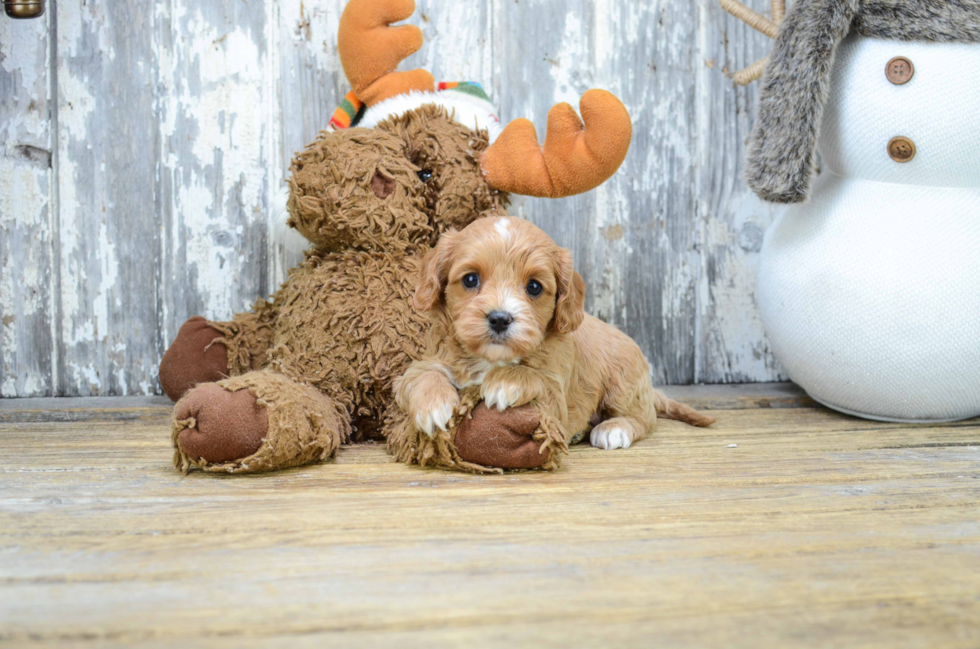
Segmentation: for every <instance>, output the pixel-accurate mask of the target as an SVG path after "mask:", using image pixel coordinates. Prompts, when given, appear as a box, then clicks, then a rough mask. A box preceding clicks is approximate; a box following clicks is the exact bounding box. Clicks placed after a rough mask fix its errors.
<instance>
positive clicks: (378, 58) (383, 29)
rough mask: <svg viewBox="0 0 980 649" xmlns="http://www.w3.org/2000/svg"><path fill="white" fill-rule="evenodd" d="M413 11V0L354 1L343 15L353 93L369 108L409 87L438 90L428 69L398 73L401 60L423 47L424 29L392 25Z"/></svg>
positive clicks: (342, 46)
mask: <svg viewBox="0 0 980 649" xmlns="http://www.w3.org/2000/svg"><path fill="white" fill-rule="evenodd" d="M414 11H415V1H414V0H350V2H349V3H347V7H346V8H345V9H344V13H343V15H342V16H341V17H340V31H339V33H338V35H337V36H338V39H337V44H338V48H339V50H340V62H341V64H343V66H344V74H346V75H347V80H348V81H349V82H350V84H351V87H352V88H353V89H354V94H355V95H356V96H357V98H358V99H360V100H361V101H363V102H364V103H365V104H367V105H368V106H373V105H374V104H377V103H379V102H381V101H384V100H385V99H388V98H389V97H394V96H396V95H400V94H402V93H405V92H408V91H409V90H423V91H429V92H431V91H433V90H434V89H435V80H434V79H433V78H432V75H431V74H429V73H428V72H427V71H425V70H411V71H409V72H396V71H395V68H397V67H398V64H399V63H400V62H401V60H402V59H404V58H405V57H407V56H409V55H411V54H414V53H415V52H417V51H418V50H419V48H421V47H422V30H420V29H419V28H418V27H416V26H415V25H402V26H401V27H390V26H389V25H390V24H391V23H394V22H398V21H399V20H405V19H406V18H409V17H410V16H411V15H412V13H413V12H414Z"/></svg>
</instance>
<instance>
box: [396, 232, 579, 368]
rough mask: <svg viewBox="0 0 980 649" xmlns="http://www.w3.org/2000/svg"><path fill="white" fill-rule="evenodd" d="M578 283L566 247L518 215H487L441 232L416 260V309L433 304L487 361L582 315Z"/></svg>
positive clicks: (523, 349)
mask: <svg viewBox="0 0 980 649" xmlns="http://www.w3.org/2000/svg"><path fill="white" fill-rule="evenodd" d="M584 300H585V285H584V283H583V282H582V278H581V277H579V276H578V274H577V273H576V272H575V271H574V270H573V269H572V258H571V254H570V253H569V252H568V251H567V250H563V249H561V248H559V247H558V246H557V245H556V244H555V242H554V241H552V240H551V239H550V238H549V237H548V235H546V234H545V233H544V232H542V231H541V230H540V229H538V228H537V227H535V226H534V225H532V224H531V223H528V222H527V221H522V220H521V219H517V218H513V217H489V218H484V219H480V220H477V221H475V222H474V223H472V224H471V225H469V226H468V227H467V228H465V229H464V230H462V231H461V232H449V233H446V234H444V235H443V236H442V238H441V239H440V240H439V244H438V245H437V246H436V248H435V249H433V250H432V251H431V252H430V253H429V254H428V255H427V256H426V258H425V261H424V262H423V269H422V278H421V281H420V282H419V287H418V290H417V291H416V294H415V306H416V308H418V309H421V310H431V309H434V308H441V310H442V315H443V316H444V317H445V318H447V319H448V320H449V322H450V324H451V327H452V331H453V333H454V334H455V336H456V339H457V340H458V341H459V342H460V344H461V345H462V346H463V347H464V348H465V349H467V350H468V351H469V353H471V354H473V355H474V356H478V357H480V358H483V359H485V360H487V361H491V362H497V361H514V360H517V359H520V358H523V357H524V356H527V355H528V354H530V353H531V352H533V351H534V350H535V349H537V348H538V347H540V346H541V343H542V342H543V341H544V339H545V338H546V337H547V336H548V335H549V334H550V333H569V332H571V331H573V330H574V329H576V328H577V327H578V326H579V325H580V324H581V322H582V318H583V317H584V311H583V303H584Z"/></svg>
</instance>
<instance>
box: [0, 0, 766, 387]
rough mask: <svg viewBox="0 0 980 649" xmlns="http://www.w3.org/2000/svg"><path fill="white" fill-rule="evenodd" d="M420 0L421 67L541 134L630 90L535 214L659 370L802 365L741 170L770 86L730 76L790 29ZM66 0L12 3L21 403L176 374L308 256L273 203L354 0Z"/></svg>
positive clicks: (704, 16) (634, 11) (9, 118)
mask: <svg viewBox="0 0 980 649" xmlns="http://www.w3.org/2000/svg"><path fill="white" fill-rule="evenodd" d="M417 1H418V10H417V12H416V15H415V17H414V18H413V19H412V22H414V23H416V24H418V25H420V26H421V27H422V30H423V32H424V34H425V37H426V45H425V47H424V48H423V50H422V51H421V52H419V53H418V54H416V55H415V56H413V57H412V59H411V60H410V61H408V62H407V63H406V65H412V66H424V67H426V68H428V69H429V70H431V71H432V72H433V73H434V75H435V76H436V78H437V79H446V80H476V81H480V82H481V83H483V84H484V86H485V87H487V89H488V90H489V91H490V92H491V95H492V97H493V98H494V100H495V101H496V102H497V104H498V105H499V106H500V113H501V115H502V117H503V119H505V120H509V119H513V118H515V117H520V116H525V117H528V118H530V119H532V120H534V121H535V123H536V124H537V125H538V126H539V130H540V131H541V132H542V133H543V130H544V124H545V118H546V115H547V111H548V109H549V108H550V107H551V106H552V105H553V104H554V103H556V102H559V101H569V102H571V103H573V105H577V102H578V98H579V97H580V96H581V94H582V93H583V92H584V91H585V90H587V89H588V88H590V87H602V88H607V89H609V90H611V91H612V92H614V93H615V94H617V95H618V96H619V97H620V98H622V100H623V101H624V103H625V104H626V105H627V107H628V108H629V110H630V113H631V115H632V116H633V119H634V123H635V127H634V128H635V131H634V133H635V135H634V140H633V147H632V149H631V152H630V154H629V156H628V158H627V160H626V163H625V164H624V166H623V168H622V169H621V170H620V172H619V173H618V174H617V175H616V176H615V177H614V178H613V179H612V180H610V181H609V182H607V183H606V184H605V185H604V186H603V187H601V188H599V189H597V190H596V191H594V192H591V193H589V194H586V195H583V196H577V197H572V198H568V199H563V200H558V201H549V200H543V199H527V200H526V201H524V202H523V203H522V204H520V205H519V206H518V207H517V208H516V211H517V213H519V214H521V215H523V216H526V217H528V218H530V219H532V220H534V221H536V222H537V223H539V224H541V225H542V226H543V227H544V228H545V229H546V230H548V232H550V233H551V234H552V235H553V236H554V238H555V239H556V240H557V241H558V242H559V243H561V244H562V245H565V246H569V247H571V248H572V249H573V250H574V252H575V254H576V260H577V265H578V267H579V270H580V271H581V272H582V275H583V276H584V277H585V279H586V281H587V283H588V286H589V298H588V302H587V306H588V308H589V309H590V310H591V311H592V312H593V313H596V314H597V315H600V316H601V317H603V318H605V319H607V320H609V321H611V322H614V323H616V324H618V325H620V326H621V327H622V328H624V329H625V330H626V331H627V332H628V333H630V334H631V335H632V336H634V337H635V338H636V339H637V340H638V341H639V343H640V345H641V347H643V349H644V351H645V352H646V354H647V356H648V358H649V359H650V361H651V364H652V366H653V371H654V379H655V380H656V381H658V382H661V383H691V382H732V381H770V380H780V379H782V378H784V377H783V375H782V374H781V371H780V369H779V367H778V365H777V364H776V363H775V361H774V360H773V358H772V355H771V353H770V352H769V348H768V344H767V342H766V339H765V336H764V333H763V331H762V326H761V324H760V322H759V317H758V314H757V312H756V307H755V303H754V286H755V275H754V273H755V264H756V260H757V253H758V250H759V247H760V245H761V241H762V233H763V232H764V230H765V228H766V226H767V225H768V224H769V222H770V221H771V220H772V218H773V217H774V210H773V209H772V208H770V207H769V206H766V205H764V204H762V203H761V202H760V201H758V200H757V199H756V198H755V197H754V196H753V195H752V194H751V193H750V192H749V191H748V190H746V188H745V187H744V185H743V183H742V182H741V179H740V177H741V171H742V160H743V158H744V149H745V140H746V138H747V136H748V131H749V127H750V125H751V119H752V106H753V104H754V99H755V90H754V89H752V88H750V89H740V88H735V87H734V86H733V85H732V83H731V82H730V81H729V80H728V79H727V78H726V77H725V75H724V70H726V69H729V70H730V69H735V68H739V67H742V66H744V65H746V64H748V63H750V62H752V61H754V60H755V59H756V58H758V57H759V56H761V55H762V54H764V53H765V51H766V50H767V49H768V48H769V46H770V43H769V42H768V39H766V38H765V37H763V36H761V35H758V34H755V33H754V32H752V31H751V30H749V29H747V28H745V27H744V26H743V25H741V24H740V23H738V22H737V21H735V20H734V19H732V18H730V17H729V16H727V15H726V14H724V12H722V11H721V10H720V9H719V8H718V7H717V5H716V3H715V0H696V1H692V0H651V1H650V2H627V1H625V0H567V1H563V2H557V0H459V1H456V2H446V0H417ZM48 4H49V11H48V14H47V16H46V17H45V18H43V19H40V20H34V21H21V22H14V21H11V20H8V19H6V18H3V19H0V93H2V103H0V153H2V157H0V361H2V363H0V395H2V396H36V395H89V394H92V395H97V394H143V393H152V392H156V391H158V390H159V386H158V384H157V380H156V369H157V364H158V362H159V358H160V355H161V354H162V353H163V351H164V350H165V349H166V346H167V345H168V344H169V342H170V341H171V340H172V339H173V337H174V335H175V334H176V332H177V329H178V327H179V326H180V324H181V323H182V322H183V321H184V320H185V319H186V318H187V317H189V316H191V315H194V314H197V313H200V314H203V315H206V316H208V317H214V318H221V319H223V318H227V317H229V316H230V315H231V313H232V312H233V311H235V310H239V309H242V308H244V307H246V305H247V304H249V303H250V302H251V301H252V300H254V299H255V298H256V297H258V296H260V295H266V294H268V293H270V292H271V291H272V290H274V288H275V287H276V286H277V285H278V283H279V282H281V281H282V279H283V277H284V276H285V272H286V270H287V269H288V267H289V266H290V265H291V264H292V263H294V262H295V261H296V258H295V253H289V252H287V249H286V247H285V245H284V241H283V236H282V232H281V230H282V228H281V224H280V223H278V217H277V215H275V214H272V213H270V212H271V210H270V208H269V206H270V196H271V195H272V194H273V193H274V192H276V191H279V190H280V188H281V187H282V181H283V178H284V175H285V174H286V173H287V171H288V166H289V160H290V158H291V156H292V153H293V151H295V150H297V149H299V148H301V147H302V146H303V145H304V144H305V143H307V142H309V141H311V140H312V139H313V138H314V137H315V136H316V133H317V131H319V130H320V129H321V128H323V127H324V126H325V125H326V123H327V121H328V119H329V117H330V114H331V113H332V111H333V108H334V107H335V105H336V103H337V101H338V99H340V98H341V97H342V96H343V94H344V93H345V92H346V91H347V85H346V82H345V80H344V77H343V73H342V70H341V67H340V62H339V59H338V57H337V52H336V27H337V23H338V20H339V17H340V13H341V11H342V9H343V4H344V0H265V1H264V2H257V1H255V2H252V1H250V2H245V1H244V0H236V1H234V2H228V1H226V0H201V1H200V2H195V3H184V2H176V1H172V0H154V1H152V2H146V1H144V0H116V1H115V2H112V3H102V2H91V1H90V0H72V1H68V0H60V1H59V0H49V2H48ZM750 4H752V5H754V6H755V8H756V9H758V10H760V11H764V10H765V6H764V5H765V1H764V0H753V2H751V3H750Z"/></svg>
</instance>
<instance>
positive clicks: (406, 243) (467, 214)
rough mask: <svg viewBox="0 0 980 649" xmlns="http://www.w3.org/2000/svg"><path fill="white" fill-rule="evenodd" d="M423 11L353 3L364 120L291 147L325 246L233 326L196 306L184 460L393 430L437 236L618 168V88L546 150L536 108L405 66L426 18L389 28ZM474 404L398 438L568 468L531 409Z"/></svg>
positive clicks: (417, 450)
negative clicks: (505, 120)
mask: <svg viewBox="0 0 980 649" xmlns="http://www.w3.org/2000/svg"><path fill="white" fill-rule="evenodd" d="M414 9H415V7H414V2H413V0H351V2H350V3H349V4H348V5H347V7H346V9H345V11H344V14H343V16H342V18H341V22H340V33H339V36H340V38H339V49H340V57H341V61H342V63H343V66H344V71H345V73H346V75H347V78H348V80H349V81H350V82H351V85H352V86H353V91H352V93H351V94H350V95H348V98H347V101H348V106H347V108H348V109H349V110H348V113H355V114H356V115H357V118H358V119H359V121H358V122H356V124H357V125H355V126H352V127H350V128H334V129H333V130H330V131H325V132H323V133H321V135H320V136H319V138H318V139H317V140H316V141H315V142H314V143H312V144H310V145H309V146H308V147H307V148H306V149H305V150H304V151H302V152H301V153H299V154H297V156H296V158H295V159H294V160H293V163H292V170H291V174H292V175H291V178H289V180H288V183H289V194H290V195H289V200H288V210H289V214H290V217H289V225H290V226H292V227H294V228H296V229H297V230H298V231H299V232H300V233H301V234H302V235H303V236H304V237H306V238H307V239H308V240H309V242H310V244H311V247H310V249H309V250H308V251H307V252H306V255H305V260H304V261H303V263H301V264H300V265H298V266H296V267H295V268H293V269H292V270H290V272H289V278H288V279H287V280H286V281H285V282H284V283H283V285H282V286H281V287H280V288H279V290H278V291H276V293H275V294H274V295H273V296H272V297H271V298H270V299H268V300H264V299H260V300H258V301H257V302H256V303H255V305H254V306H253V308H252V310H251V311H248V312H245V313H240V314H237V315H236V316H235V317H234V318H233V319H232V320H231V321H228V322H213V321H208V320H205V319H204V318H201V317H199V316H197V317H194V318H191V319H190V320H188V321H187V322H186V323H184V325H183V326H182V327H181V328H180V331H179V332H178V334H177V338H176V339H175V340H174V342H173V344H172V345H171V346H170V348H169V349H168V350H167V352H166V353H165V354H164V356H163V360H162V362H161V364H160V382H161V384H162V386H163V389H164V391H165V392H166V393H167V395H169V396H170V397H171V398H172V399H174V400H175V401H177V404H176V406H175V408H174V414H173V431H172V434H173V444H174V448H175V455H174V462H175V465H176V466H177V467H178V468H179V469H181V470H183V471H187V470H189V469H190V468H191V467H197V468H200V469H203V470H207V471H222V472H230V473H246V472H257V471H268V470H274V469H281V468H285V467H290V466H298V465H302V464H308V463H311V462H317V461H321V460H325V459H328V458H330V457H332V456H333V455H334V453H335V452H336V451H337V448H338V447H339V446H340V444H341V443H344V442H349V441H351V442H356V441H359V440H364V439H368V438H379V437H385V436H386V433H387V432H388V431H389V430H397V429H398V424H399V419H398V418H399V417H400V416H401V415H400V413H399V412H398V408H397V406H396V405H395V404H394V398H393V394H392V383H393V381H394V379H395V378H397V377H398V376H399V375H400V374H401V373H402V371H403V370H404V369H405V367H406V366H407V365H408V364H409V363H410V362H411V361H412V360H413V359H416V358H418V357H419V356H420V355H421V353H422V351H423V349H422V348H423V346H424V344H425V343H424V341H425V339H426V336H425V331H426V329H427V326H428V323H427V316H426V315H425V314H423V313H417V312H416V311H415V310H413V308H412V296H413V293H414V291H415V287H416V283H417V280H418V276H419V271H420V266H421V261H422V258H423V256H424V255H425V253H426V252H427V251H429V250H430V249H431V248H432V246H433V245H434V243H435V241H436V240H437V239H438V237H439V235H440V234H441V233H442V232H445V231H446V230H449V229H459V228H463V227H465V226H466V225H468V224H469V223H470V222H472V221H473V220H475V219H477V218H480V217H483V216H488V215H494V214H497V215H499V214H504V213H505V208H506V207H507V205H508V203H509V192H518V193H522V194H527V195H533V196H549V197H560V196H568V195H572V194H576V193H579V192H584V191H588V190H590V189H592V188H594V187H596V186H597V185H599V184H600V183H602V182H603V181H604V180H605V179H607V178H608V177H609V176H611V175H612V174H613V173H614V172H615V171H616V169H617V168H618V167H619V165H620V164H621V163H622V161H623V159H624V157H625V155H626V152H627V150H628V148H629V143H630V137H631V123H630V118H629V115H628V114H627V113H626V110H625V108H624V107H623V105H622V103H620V101H619V100H618V99H617V98H616V97H614V96H613V95H611V94H609V93H607V92H604V91H601V90H590V91H588V92H587V93H585V95H584V96H583V97H582V100H581V104H580V108H581V111H582V117H583V119H584V124H583V120H580V119H579V117H578V116H577V115H576V114H575V111H574V110H573V109H572V108H571V107H570V106H569V105H568V104H559V105H557V106H555V107H554V108H552V110H551V112H550V114H549V116H548V132H547V136H546V138H545V143H544V145H543V146H541V145H539V143H538V139H537V135H536V133H535V130H534V126H533V125H532V124H531V123H530V122H529V121H527V120H523V119H519V120H516V121H514V122H512V123H510V124H509V125H508V126H507V127H506V128H504V129H503V130H502V131H501V129H500V126H499V124H498V123H497V121H496V118H495V117H494V116H493V114H492V106H491V105H490V104H489V102H488V101H487V99H486V97H485V95H482V91H481V90H480V89H479V86H478V85H476V84H439V89H437V88H436V85H435V83H434V80H433V78H432V76H431V75H430V74H429V73H428V72H426V71H424V70H413V71H410V72H392V70H393V69H394V68H395V67H397V65H398V62H399V61H400V60H401V59H403V58H405V57H406V56H408V55H409V54H411V53H412V52H415V51H416V50H418V49H419V48H420V47H421V45H422V34H421V32H420V31H419V29H418V28H417V27H414V26H409V25H405V26H399V27H391V26H390V24H391V23H393V22H396V21H400V20H405V19H406V18H408V17H409V16H411V14H412V13H413V11H414ZM460 90H463V92H460ZM357 109H360V110H357ZM344 121H345V120H343V119H340V120H338V119H335V120H332V122H331V124H332V126H334V127H343V126H346V124H344V123H343V122H344ZM364 125H370V126H371V127H369V128H365V127H364ZM495 134H499V135H497V137H496V138H495V140H494V141H493V143H491V139H492V138H493V136H494V135H495ZM477 400H478V397H477V398H476V399H474V398H472V396H471V398H470V399H469V400H466V399H464V403H465V404H466V407H465V409H461V412H460V413H459V415H458V416H457V417H456V418H455V419H454V422H453V425H452V426H451V430H449V431H448V432H441V433H440V436H437V438H435V439H428V438H426V439H417V438H416V439H408V438H406V437H405V436H398V437H397V441H393V440H392V439H389V449H390V450H391V452H392V453H393V454H394V455H395V456H396V457H397V458H399V459H401V460H404V461H408V462H416V463H419V464H423V465H425V464H429V465H435V466H441V467H444V468H455V469H460V470H471V471H483V470H499V469H516V468H524V469H526V468H536V467H543V468H554V467H556V466H558V462H559V457H558V456H559V450H560V445H559V446H551V447H548V445H547V444H543V443H542V441H543V439H544V438H543V436H542V435H541V434H540V431H538V424H539V419H538V416H537V413H536V412H535V410H534V408H533V407H532V406H525V407H523V408H515V409H511V410H507V411H504V412H498V411H496V410H493V411H491V410H488V409H487V408H486V407H484V406H482V405H477V404H476V401H477ZM542 447H545V448H542Z"/></svg>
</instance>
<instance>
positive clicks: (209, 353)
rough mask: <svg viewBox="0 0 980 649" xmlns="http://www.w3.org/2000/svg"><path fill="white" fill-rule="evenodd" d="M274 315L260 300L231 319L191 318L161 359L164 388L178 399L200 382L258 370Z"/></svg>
mask: <svg viewBox="0 0 980 649" xmlns="http://www.w3.org/2000/svg"><path fill="white" fill-rule="evenodd" d="M274 317H275V314H274V311H273V309H272V305H271V303H269V302H265V301H264V300H259V301H258V302H257V303H256V304H255V307H254V308H253V310H252V311H247V312H245V313H239V314H238V315H236V316H235V319H234V320H232V321H231V322H211V321H208V320H205V319H204V318H202V317H201V316H199V315H197V316H194V317H193V318H191V319H190V320H188V321H187V322H185V323H184V324H183V325H181V327H180V330H179V331H178V332H177V338H175V339H174V341H173V343H171V345H170V347H169V348H168V349H167V351H166V353H164V355H163V359H162V360H161V361H160V385H161V386H162V387H163V391H164V392H165V393H166V394H167V396H168V397H170V398H171V399H173V400H174V401H177V400H178V399H180V398H181V397H182V396H183V395H184V393H185V392H187V390H189V389H190V388H192V387H193V386H195V385H197V384H199V383H208V382H210V381H217V380H219V379H221V378H224V377H226V376H234V375H236V374H241V373H243V372H247V371H249V370H252V369H259V368H260V367H262V365H264V360H265V352H266V350H267V349H269V346H270V345H271V344H272V337H273V329H272V321H273V319H274Z"/></svg>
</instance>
